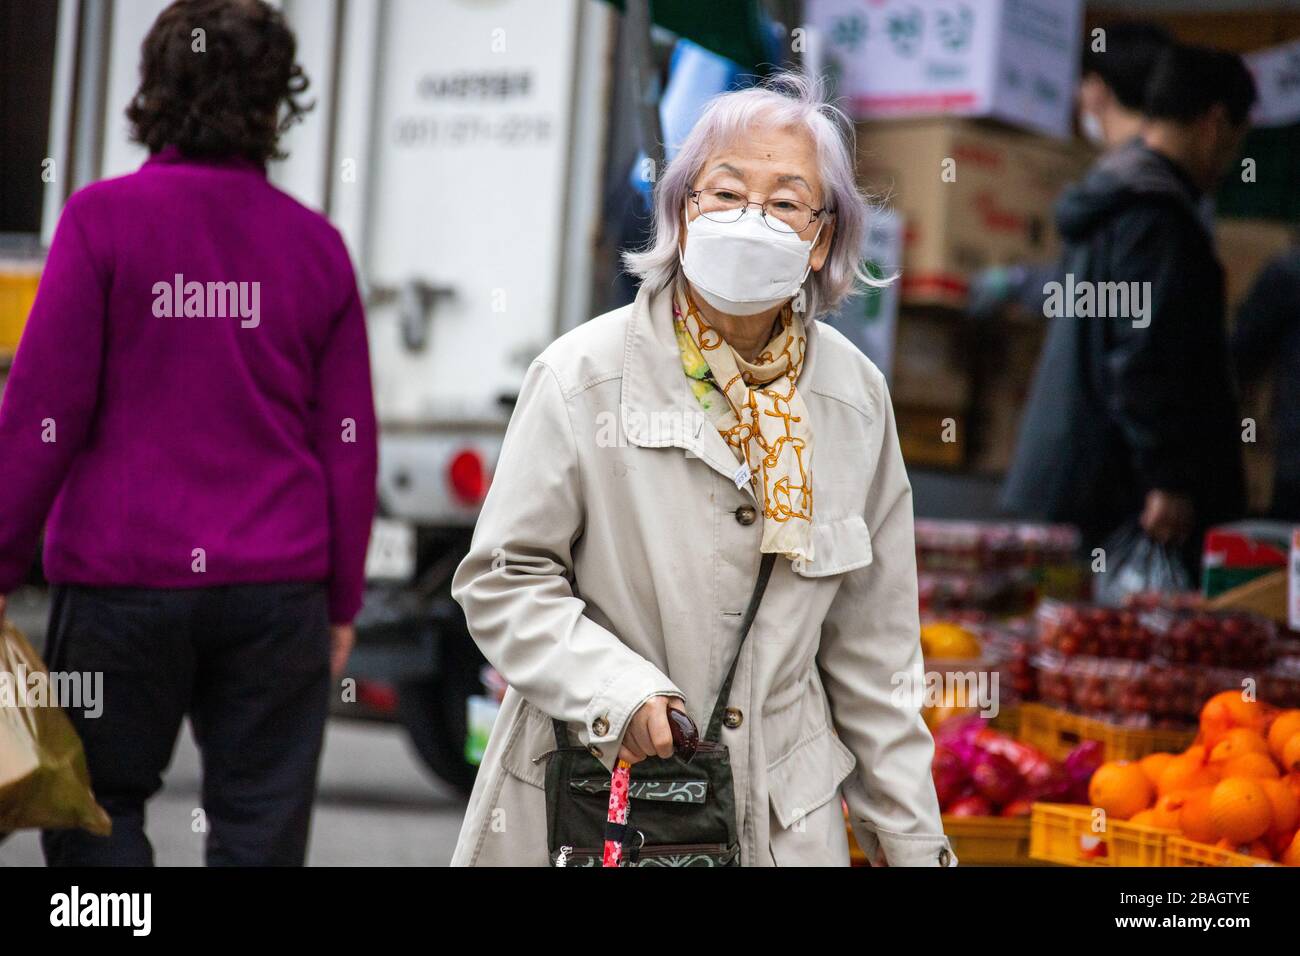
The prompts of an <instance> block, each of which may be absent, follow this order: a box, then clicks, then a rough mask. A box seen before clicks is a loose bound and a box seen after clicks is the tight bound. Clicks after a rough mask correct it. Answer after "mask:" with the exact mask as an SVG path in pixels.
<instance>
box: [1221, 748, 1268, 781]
mask: <svg viewBox="0 0 1300 956" xmlns="http://www.w3.org/2000/svg"><path fill="white" fill-rule="evenodd" d="M1221 767H1222V769H1223V779H1225V780H1227V779H1228V778H1229V777H1253V778H1255V779H1272V780H1276V779H1277V778H1278V777H1279V776H1281V774H1279V773H1278V771H1277V764H1275V763H1274V762H1273V758H1272V757H1270V756H1269V755H1268V754H1261V753H1249V754H1242V755H1241V756H1239V757H1233V758H1232V759H1231V760H1226V761H1224V762H1223V764H1221Z"/></svg>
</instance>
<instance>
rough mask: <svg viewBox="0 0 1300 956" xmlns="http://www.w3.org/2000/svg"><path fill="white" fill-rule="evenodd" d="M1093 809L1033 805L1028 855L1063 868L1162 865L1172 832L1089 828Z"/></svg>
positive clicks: (1130, 826) (1116, 825)
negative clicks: (1096, 829)
mask: <svg viewBox="0 0 1300 956" xmlns="http://www.w3.org/2000/svg"><path fill="white" fill-rule="evenodd" d="M1092 821H1093V808H1092V807H1086V806H1080V805H1078V804H1072V803H1035V804H1034V808H1033V813H1032V814H1031V815H1030V818H1029V855H1030V856H1031V857H1032V858H1033V859H1035V860H1042V861H1044V862H1047V863H1060V864H1063V865H1065V866H1164V865H1165V843H1166V841H1167V840H1168V839H1169V837H1170V836H1171V835H1173V831H1172V830H1161V829H1158V828H1156V827H1148V826H1142V825H1141V824H1137V823H1128V822H1126V821H1124V820H1108V821H1107V822H1106V828H1105V829H1104V830H1102V831H1101V832H1100V833H1098V832H1096V831H1094V829H1093V822H1092Z"/></svg>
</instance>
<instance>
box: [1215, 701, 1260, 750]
mask: <svg viewBox="0 0 1300 956" xmlns="http://www.w3.org/2000/svg"><path fill="white" fill-rule="evenodd" d="M1268 718H1269V709H1268V708H1267V707H1265V706H1263V705H1262V704H1260V702H1259V701H1257V700H1247V699H1246V698H1245V697H1243V696H1242V692H1241V691H1239V690H1225V691H1223V692H1221V693H1218V694H1215V695H1214V696H1213V697H1211V698H1210V699H1209V700H1207V701H1206V702H1205V706H1204V707H1202V708H1201V733H1200V742H1201V743H1203V744H1205V746H1207V747H1213V746H1214V745H1215V744H1216V743H1218V742H1219V740H1220V738H1222V737H1223V735H1224V734H1226V733H1227V732H1228V731H1229V730H1232V729H1233V728H1236V727H1247V728H1250V729H1253V730H1263V729H1264V726H1265V724H1266V723H1267V722H1268Z"/></svg>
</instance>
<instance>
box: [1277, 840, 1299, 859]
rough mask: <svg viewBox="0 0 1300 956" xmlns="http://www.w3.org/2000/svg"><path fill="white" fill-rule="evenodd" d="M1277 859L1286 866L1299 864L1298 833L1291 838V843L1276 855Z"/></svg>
mask: <svg viewBox="0 0 1300 956" xmlns="http://www.w3.org/2000/svg"><path fill="white" fill-rule="evenodd" d="M1277 861H1278V862H1279V863H1285V864H1286V865H1287V866H1300V833H1297V834H1296V835H1295V836H1293V837H1292V838H1291V845H1290V846H1289V847H1287V848H1286V849H1285V850H1283V851H1282V852H1281V854H1279V855H1278V858H1277Z"/></svg>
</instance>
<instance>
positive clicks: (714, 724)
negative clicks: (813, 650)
mask: <svg viewBox="0 0 1300 956" xmlns="http://www.w3.org/2000/svg"><path fill="white" fill-rule="evenodd" d="M775 564H776V554H775V553H774V552H768V553H767V554H764V555H763V561H762V563H761V564H760V565H759V566H758V581H757V582H755V584H754V593H753V594H751V595H750V598H749V606H748V607H747V608H745V616H744V617H743V618H742V619H741V622H740V644H739V645H738V646H737V647H736V656H735V657H733V658H732V659H731V667H729V668H728V669H727V679H726V680H724V681H723V682H722V690H720V691H719V692H718V700H717V702H716V703H715V704H714V705H713V710H712V711H711V712H710V714H709V728H708V731H707V732H706V733H705V735H704V739H705V740H710V741H713V742H714V743H717V742H718V739H719V738H720V737H721V736H722V712H723V711H724V710H725V709H726V707H727V698H728V697H730V696H731V682H732V680H733V679H734V678H735V676H736V665H737V664H738V663H740V652H741V651H742V650H743V649H744V647H745V638H747V637H748V636H749V629H750V628H751V627H752V626H753V624H754V617H755V616H756V615H757V614H758V605H759V604H760V603H761V602H762V600H763V592H764V591H766V590H767V582H768V580H769V579H770V578H771V577H772V567H773V565H775ZM551 726H552V728H553V729H554V730H555V746H556V747H558V748H560V749H564V748H566V747H568V746H569V734H568V728H567V727H566V725H565V723H564V721H562V720H556V719H555V718H554V717H552V718H551Z"/></svg>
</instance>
